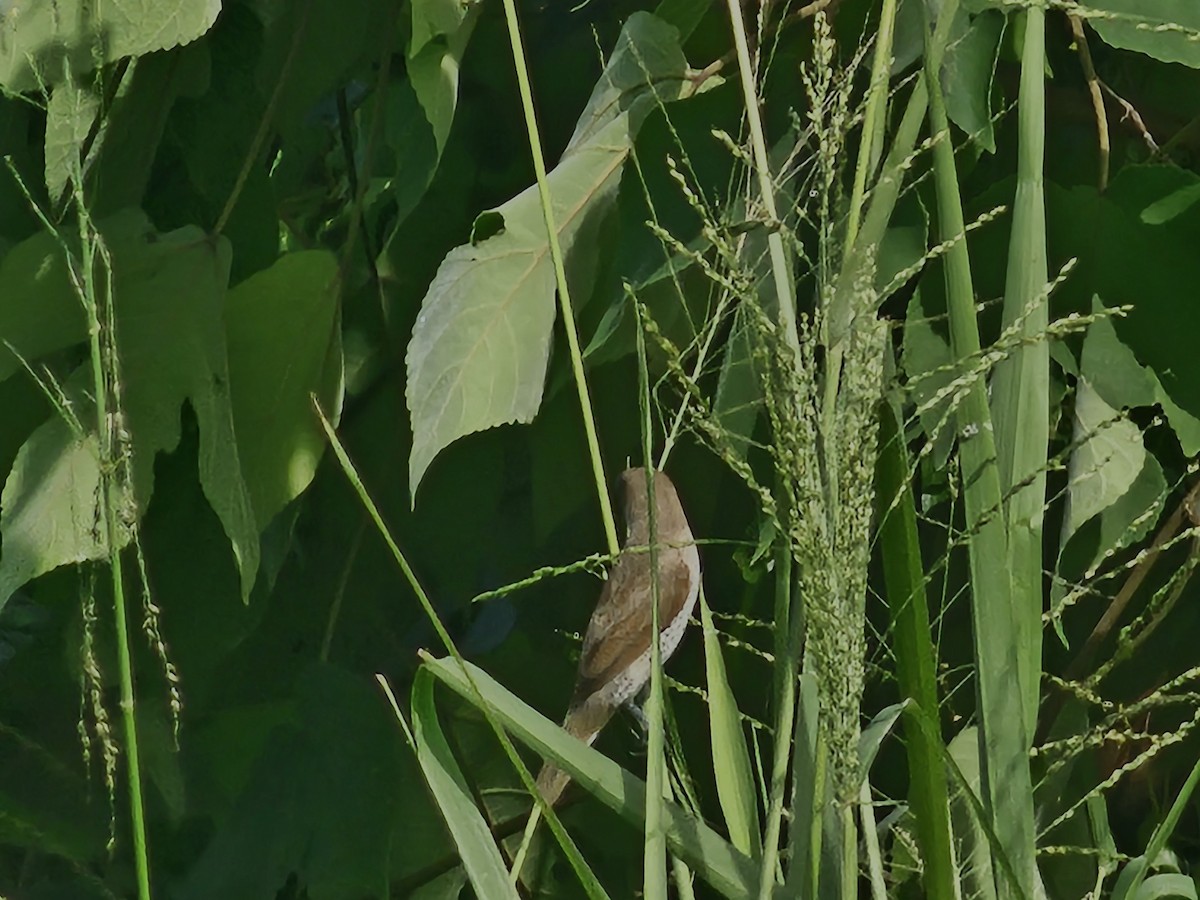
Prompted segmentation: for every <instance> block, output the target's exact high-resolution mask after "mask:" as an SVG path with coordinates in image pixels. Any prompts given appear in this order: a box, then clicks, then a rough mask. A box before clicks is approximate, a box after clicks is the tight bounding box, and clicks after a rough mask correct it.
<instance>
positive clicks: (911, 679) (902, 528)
mask: <svg viewBox="0 0 1200 900" xmlns="http://www.w3.org/2000/svg"><path fill="white" fill-rule="evenodd" d="M881 406H882V408H881V410H880V427H879V465H878V468H877V470H876V490H875V499H876V508H877V509H878V510H879V512H878V515H877V519H878V523H879V524H878V529H879V531H878V535H879V548H880V553H881V557H882V561H883V575H884V584H885V587H886V589H887V597H888V611H889V613H890V615H891V625H892V628H891V636H892V647H893V651H894V653H895V657H896V675H897V680H898V681H899V683H900V692H901V695H902V696H904V697H906V698H907V699H908V700H909V702H910V704H911V705H912V706H915V708H916V709H917V710H919V711H923V712H924V715H925V718H926V720H927V721H928V722H930V723H931V724H930V726H929V727H928V728H925V727H922V721H921V717H920V715H919V714H914V713H913V712H912V710H911V709H910V711H909V713H908V715H907V716H906V719H905V723H906V724H905V737H906V741H905V749H906V751H907V754H908V772H909V785H910V786H909V792H908V797H909V803H910V805H911V806H912V810H913V819H914V822H915V825H916V831H917V840H918V841H919V843H920V847H921V859H922V861H923V862H924V872H923V876H922V884H923V885H924V888H925V896H926V897H928V898H929V900H957V896H958V894H957V890H956V884H955V879H956V873H955V868H954V847H953V845H952V841H953V836H952V834H951V830H950V801H949V790H948V786H947V779H946V771H945V768H944V767H943V765H942V756H941V754H942V749H943V747H944V742H943V740H942V733H941V725H940V722H939V720H938V709H939V707H940V704H939V702H938V691H937V661H938V660H937V650H936V648H935V647H934V643H933V636H932V629H931V628H930V622H929V604H928V600H927V599H926V596H925V567H924V565H923V564H922V560H921V545H920V542H919V538H918V534H917V512H916V506H915V503H914V500H913V494H912V487H911V485H910V483H909V477H910V468H909V462H908V454H907V452H906V448H905V445H904V431H903V426H902V422H903V416H902V415H901V412H900V409H899V403H898V402H896V400H895V399H894V398H890V397H889V398H888V399H885V400H884V401H883V402H882V404H881Z"/></svg>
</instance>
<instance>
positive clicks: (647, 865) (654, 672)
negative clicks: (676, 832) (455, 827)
mask: <svg viewBox="0 0 1200 900" xmlns="http://www.w3.org/2000/svg"><path fill="white" fill-rule="evenodd" d="M634 309H635V311H636V312H637V351H638V406H639V407H640V416H639V418H640V420H641V430H642V460H643V465H644V466H645V469H646V511H647V516H648V520H649V521H648V526H649V529H650V621H651V628H650V634H651V635H653V639H652V640H651V641H650V699H649V702H647V704H646V730H647V736H648V742H647V747H646V751H647V759H646V829H645V835H646V839H645V852H644V856H643V867H642V895H643V896H644V897H646V898H648V900H666V898H667V836H666V832H665V831H664V829H663V808H662V807H663V790H664V788H665V784H664V780H665V779H664V775H665V773H666V766H665V763H664V757H665V752H664V751H665V747H664V740H663V675H662V633H661V632H660V630H659V629H660V627H661V626H660V624H659V614H660V610H659V583H658V510H657V509H656V504H655V502H654V463H653V461H652V457H651V452H652V450H651V443H652V441H651V435H652V428H653V424H652V421H651V418H650V374H649V370H648V368H647V366H646V333H645V321H644V320H643V316H642V308H641V306H639V305H637V303H636V302H635V303H634Z"/></svg>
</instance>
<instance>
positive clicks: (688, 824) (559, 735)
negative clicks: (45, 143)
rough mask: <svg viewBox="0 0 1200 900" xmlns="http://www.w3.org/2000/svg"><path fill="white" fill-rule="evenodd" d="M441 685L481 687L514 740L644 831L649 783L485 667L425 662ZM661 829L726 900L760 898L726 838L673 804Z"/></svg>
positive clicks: (748, 863)
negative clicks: (494, 677) (523, 698)
mask: <svg viewBox="0 0 1200 900" xmlns="http://www.w3.org/2000/svg"><path fill="white" fill-rule="evenodd" d="M425 664H426V666H427V667H428V669H429V671H430V672H432V673H433V675H434V676H436V677H437V679H438V680H439V681H441V682H442V683H443V684H445V685H447V686H448V687H449V688H451V689H452V690H453V691H454V692H455V693H456V694H458V695H459V696H460V697H462V698H463V699H464V700H466V701H467V702H468V703H472V704H478V702H479V700H478V698H476V696H475V692H474V690H473V689H472V686H471V681H474V683H475V684H476V685H477V686H478V688H479V692H480V694H481V695H482V698H483V702H484V703H487V704H488V705H489V706H490V707H491V709H492V711H493V713H494V714H495V715H496V717H497V718H498V719H499V721H500V723H501V724H502V725H503V726H504V727H505V728H506V729H507V730H509V731H510V732H511V733H512V734H513V736H514V737H516V738H517V739H519V740H520V741H522V742H523V743H525V744H528V745H529V746H530V747H532V748H533V749H534V750H536V751H538V752H539V753H541V754H542V755H543V756H545V757H547V758H549V759H552V760H554V762H555V764H556V765H559V766H561V767H562V768H563V769H564V770H565V771H566V772H568V773H569V774H570V775H571V777H572V778H573V779H574V780H575V782H576V783H577V784H579V785H580V787H582V788H583V789H584V790H586V791H588V792H589V793H590V794H592V795H593V796H595V798H596V799H597V800H599V801H600V802H601V803H603V804H604V805H605V806H608V807H609V808H610V809H613V810H615V811H616V812H617V813H619V814H620V815H621V817H622V818H624V819H625V820H626V821H627V822H629V823H630V824H631V825H633V826H634V827H639V828H640V827H641V825H642V817H643V814H644V812H645V808H646V785H645V782H643V781H641V780H640V779H638V778H636V777H634V776H633V775H631V774H630V773H629V772H626V771H625V770H624V769H622V768H621V767H620V766H619V765H617V764H616V763H615V762H613V761H612V760H610V759H608V758H607V757H605V756H603V755H601V754H600V753H599V752H598V751H596V750H594V749H592V748H591V747H589V746H587V745H585V744H583V743H582V742H581V741H578V740H576V739H574V738H572V737H571V736H570V735H568V734H567V733H566V732H565V731H563V730H562V728H560V727H559V726H558V725H556V724H554V723H553V722H551V721H550V720H549V719H547V718H545V717H544V716H542V715H540V714H539V713H537V712H536V711H534V710H533V709H531V708H530V707H528V706H526V705H525V704H524V703H522V702H521V701H520V700H519V699H517V698H516V697H514V696H513V695H512V694H511V693H509V692H508V691H507V690H505V688H504V687H502V686H501V685H499V684H498V683H496V682H495V681H494V680H492V678H491V677H490V676H488V674H487V673H486V672H484V671H483V670H482V669H479V668H476V667H475V666H473V665H471V664H470V663H467V666H468V667H469V671H470V680H468V678H467V676H466V674H465V673H464V671H463V670H462V669H461V668H460V667H459V664H458V663H457V662H455V661H454V660H452V659H427V661H426V663H425ZM663 817H664V821H663V826H664V828H665V830H666V836H667V845H668V846H669V847H670V849H671V852H672V853H674V854H675V856H677V857H678V858H679V859H681V860H683V862H685V863H686V864H687V865H688V867H689V868H691V869H692V871H694V872H695V873H696V874H697V875H699V876H700V877H701V878H703V879H704V880H705V881H706V882H708V884H709V885H710V886H711V887H712V888H713V889H714V890H716V891H717V892H719V893H720V894H721V896H723V897H729V898H743V897H745V898H749V897H752V896H757V891H756V888H757V885H756V883H755V882H756V880H757V877H758V872H757V867H756V866H755V864H754V863H753V861H752V860H751V859H750V858H749V857H747V856H746V855H745V854H743V853H741V852H739V851H738V850H737V849H735V848H734V847H733V846H732V845H731V844H729V843H727V842H726V841H725V840H723V839H722V838H721V837H720V836H719V835H717V834H716V832H714V831H713V830H712V829H710V828H709V827H708V826H707V825H705V824H704V823H703V822H702V821H700V820H698V819H696V818H694V817H693V816H691V815H690V814H689V813H687V812H685V811H684V810H683V809H681V808H680V807H679V806H677V805H676V804H674V803H671V802H664V804H663Z"/></svg>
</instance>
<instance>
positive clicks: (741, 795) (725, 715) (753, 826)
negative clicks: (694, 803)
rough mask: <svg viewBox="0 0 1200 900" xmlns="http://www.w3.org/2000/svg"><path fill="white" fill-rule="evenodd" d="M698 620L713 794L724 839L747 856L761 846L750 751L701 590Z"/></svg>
mask: <svg viewBox="0 0 1200 900" xmlns="http://www.w3.org/2000/svg"><path fill="white" fill-rule="evenodd" d="M700 621H701V624H702V625H703V628H704V671H705V682H706V684H707V685H708V720H709V732H710V734H711V737H712V755H713V775H714V776H715V778H716V781H717V797H718V798H719V799H720V801H721V811H722V812H723V813H724V814H725V827H726V828H727V829H728V831H729V839H730V841H732V842H733V846H735V847H737V849H738V850H740V851H741V852H742V853H745V854H746V855H748V856H751V857H753V856H754V855H756V854H757V853H759V852H760V851H761V849H762V838H761V836H760V832H759V822H758V803H757V801H756V799H755V797H756V795H757V791H756V789H755V786H754V775H753V773H752V772H753V770H752V769H751V767H750V752H749V750H747V748H746V732H745V729H744V728H743V726H742V716H741V712H740V711H739V710H738V706H737V698H735V697H734V696H733V690H732V688H730V686H729V678H728V676H727V675H726V673H725V660H724V658H723V656H722V655H721V641H720V638H718V637H717V629H716V626H715V625H714V624H713V617H712V611H711V610H710V609H709V608H708V601H707V600H705V599H704V597H703V595H701V597H700Z"/></svg>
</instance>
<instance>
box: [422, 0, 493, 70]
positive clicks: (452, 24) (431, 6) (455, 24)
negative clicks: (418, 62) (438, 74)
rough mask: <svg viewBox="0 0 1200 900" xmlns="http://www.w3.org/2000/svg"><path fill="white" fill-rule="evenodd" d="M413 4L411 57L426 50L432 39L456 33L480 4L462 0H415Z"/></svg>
mask: <svg viewBox="0 0 1200 900" xmlns="http://www.w3.org/2000/svg"><path fill="white" fill-rule="evenodd" d="M411 5H412V34H411V36H410V37H409V39H408V56H409V59H412V58H413V57H415V56H416V55H417V54H419V53H420V52H421V51H422V50H424V49H425V46H426V45H427V44H428V43H429V42H430V41H433V40H435V39H437V38H439V37H446V36H450V35H453V34H455V33H456V32H457V31H458V30H459V28H460V27H461V26H462V24H463V22H464V21H465V20H466V19H468V18H470V17H471V16H472V15H473V14H474V12H475V10H476V9H477V8H478V4H473V3H464V2H462V0H413V2H412V4H411Z"/></svg>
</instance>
